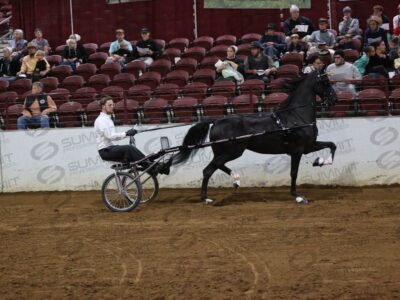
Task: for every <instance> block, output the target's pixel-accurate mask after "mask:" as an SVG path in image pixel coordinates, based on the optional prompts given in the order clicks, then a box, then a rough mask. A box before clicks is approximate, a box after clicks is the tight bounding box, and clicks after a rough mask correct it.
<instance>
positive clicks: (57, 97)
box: [50, 88, 71, 106]
mask: <svg viewBox="0 0 400 300" xmlns="http://www.w3.org/2000/svg"><path fill="white" fill-rule="evenodd" d="M50 96H51V98H52V99H53V100H54V102H55V103H56V105H57V106H60V105H61V104H63V103H65V102H68V101H69V99H70V98H71V92H70V91H69V90H67V89H63V88H58V89H54V90H52V91H50Z"/></svg>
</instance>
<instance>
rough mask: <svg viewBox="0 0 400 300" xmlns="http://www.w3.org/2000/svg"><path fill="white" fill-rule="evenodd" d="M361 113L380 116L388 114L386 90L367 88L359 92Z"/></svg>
mask: <svg viewBox="0 0 400 300" xmlns="http://www.w3.org/2000/svg"><path fill="white" fill-rule="evenodd" d="M358 102H359V114H360V115H368V116H378V115H386V114H387V100H386V95H385V92H384V91H382V90H380V89H365V90H362V91H361V92H360V93H359V94H358Z"/></svg>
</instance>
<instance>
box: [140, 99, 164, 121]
mask: <svg viewBox="0 0 400 300" xmlns="http://www.w3.org/2000/svg"><path fill="white" fill-rule="evenodd" d="M167 105H168V102H167V100H164V99H160V98H156V99H152V100H147V101H146V102H145V103H144V104H143V112H144V116H145V119H146V123H153V124H157V123H160V122H161V119H164V118H165V116H166V113H165V109H166V107H167Z"/></svg>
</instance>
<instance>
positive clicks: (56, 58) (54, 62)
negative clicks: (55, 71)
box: [46, 54, 62, 67]
mask: <svg viewBox="0 0 400 300" xmlns="http://www.w3.org/2000/svg"><path fill="white" fill-rule="evenodd" d="M46 60H47V62H48V63H49V64H50V67H54V66H58V65H59V64H61V62H62V57H61V55H57V54H55V55H49V56H47V57H46Z"/></svg>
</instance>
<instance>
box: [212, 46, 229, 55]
mask: <svg viewBox="0 0 400 300" xmlns="http://www.w3.org/2000/svg"><path fill="white" fill-rule="evenodd" d="M227 50H228V46H226V45H218V46H215V47H212V48H211V49H210V51H209V52H208V54H207V56H216V57H219V58H224V57H226V51H227Z"/></svg>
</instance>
